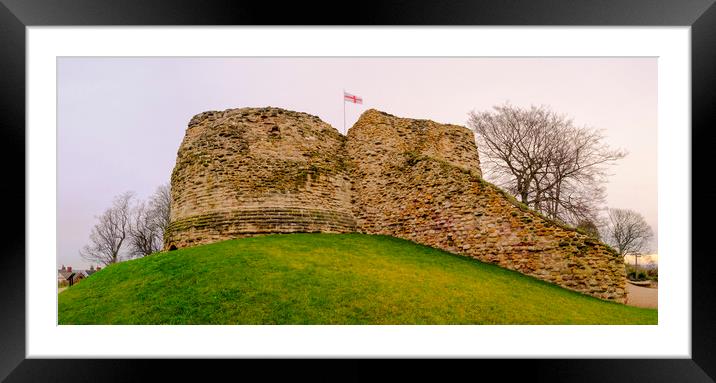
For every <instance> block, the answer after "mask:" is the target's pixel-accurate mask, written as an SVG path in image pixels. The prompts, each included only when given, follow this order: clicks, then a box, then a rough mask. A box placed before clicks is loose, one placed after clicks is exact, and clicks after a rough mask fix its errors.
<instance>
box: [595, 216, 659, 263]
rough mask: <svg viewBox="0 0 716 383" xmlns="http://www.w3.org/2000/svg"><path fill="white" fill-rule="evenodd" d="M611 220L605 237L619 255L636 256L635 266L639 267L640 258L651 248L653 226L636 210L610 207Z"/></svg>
mask: <svg viewBox="0 0 716 383" xmlns="http://www.w3.org/2000/svg"><path fill="white" fill-rule="evenodd" d="M607 215H608V217H609V222H608V223H607V226H606V229H605V230H606V232H605V235H604V236H603V237H605V239H606V241H607V243H609V244H610V245H612V246H613V247H614V248H615V249H616V250H617V252H618V253H619V255H621V256H627V255H631V256H634V268H635V269H636V268H637V267H638V264H639V263H638V262H639V261H638V258H639V257H640V256H641V255H643V253H644V252H645V251H647V250H648V249H649V241H650V240H651V238H652V236H653V232H652V230H651V226H649V224H648V223H646V220H645V219H644V217H643V216H642V215H641V214H639V213H638V212H636V211H634V210H629V209H609V210H608V211H607Z"/></svg>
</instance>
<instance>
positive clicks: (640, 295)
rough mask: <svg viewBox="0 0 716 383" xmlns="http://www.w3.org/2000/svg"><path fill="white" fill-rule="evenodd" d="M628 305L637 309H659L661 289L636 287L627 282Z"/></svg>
mask: <svg viewBox="0 0 716 383" xmlns="http://www.w3.org/2000/svg"><path fill="white" fill-rule="evenodd" d="M626 285H627V286H626V287H627V288H626V290H627V304H628V305H630V306H637V307H648V308H658V307H659V289H650V288H648V287H640V286H634V285H632V284H631V283H629V282H627V284H626Z"/></svg>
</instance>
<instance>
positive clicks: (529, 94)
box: [57, 58, 658, 269]
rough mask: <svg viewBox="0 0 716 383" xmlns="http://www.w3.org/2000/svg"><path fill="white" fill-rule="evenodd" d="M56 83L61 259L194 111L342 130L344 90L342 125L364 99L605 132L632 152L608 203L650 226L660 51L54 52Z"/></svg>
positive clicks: (165, 158) (146, 186) (165, 164)
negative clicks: (538, 111)
mask: <svg viewBox="0 0 716 383" xmlns="http://www.w3.org/2000/svg"><path fill="white" fill-rule="evenodd" d="M57 81H58V110H57V118H58V122H57V124H58V128H57V141H58V158H57V171H58V177H57V179H58V187H57V193H58V196H57V197H58V200H57V202H58V205H57V206H58V211H57V228H58V236H57V238H58V244H57V250H58V254H57V265H58V267H59V266H60V265H61V264H64V265H68V266H73V267H75V268H78V269H82V268H88V267H89V264H87V263H86V262H85V261H84V260H82V259H81V258H80V256H79V253H78V251H79V249H80V248H81V247H82V246H83V245H84V244H86V243H87V242H88V237H89V234H90V230H91V228H92V226H93V225H94V223H95V216H98V215H100V214H101V213H102V212H103V211H104V210H105V209H106V208H107V207H109V206H110V205H111V201H112V198H113V197H114V196H115V195H118V194H120V193H122V192H124V191H134V192H136V194H137V196H138V197H140V198H142V199H144V198H146V197H148V196H149V195H151V194H152V193H153V192H154V190H155V189H156V188H157V186H159V185H161V184H163V183H168V182H169V177H170V175H171V171H172V169H173V167H174V162H175V160H176V154H177V149H178V148H179V144H180V143H181V140H182V138H183V137H184V131H185V129H186V126H187V124H188V122H189V120H190V119H191V117H192V116H193V115H195V114H197V113H200V112H203V111H207V110H224V109H229V108H240V107H249V106H250V107H263V106H274V107H281V108H285V109H290V110H296V111H301V112H307V113H310V114H314V115H317V116H319V117H320V118H321V119H322V120H323V121H326V122H327V123H329V124H331V125H332V126H333V127H335V128H336V129H338V130H339V131H341V132H344V129H343V97H342V90H343V89H345V90H346V91H347V92H349V93H352V94H355V95H358V96H360V97H362V98H363V102H364V104H363V105H355V104H346V126H347V127H350V126H351V125H352V124H353V123H354V122H355V121H356V120H357V119H358V116H360V114H361V113H362V112H363V111H365V110H366V109H369V108H376V109H379V110H382V111H385V112H387V113H390V114H393V115H396V116H399V117H409V118H422V119H430V120H434V121H437V122H441V123H452V124H458V125H465V124H466V121H467V118H468V116H467V113H468V112H469V111H471V110H476V111H483V110H488V109H490V108H491V107H492V106H494V105H499V104H503V103H505V102H510V103H511V104H512V105H516V106H525V107H528V106H530V105H548V106H550V107H551V108H552V109H553V110H554V111H556V112H558V113H564V114H566V115H568V116H570V117H572V118H573V120H574V122H575V123H576V124H577V125H579V126H583V125H587V126H590V127H593V128H597V129H603V130H604V133H605V135H606V142H607V143H608V144H609V145H610V146H612V147H613V148H622V149H626V150H627V151H628V152H629V155H628V156H627V157H626V158H624V159H623V160H621V161H619V162H618V164H617V165H616V166H614V167H613V168H611V172H610V173H611V174H612V175H611V176H610V177H609V183H608V184H607V194H608V195H607V206H609V207H616V208H628V209H632V210H636V211H638V212H640V213H641V214H642V215H643V216H644V217H645V218H646V221H647V223H649V224H650V225H651V227H652V229H653V230H654V233H655V234H656V233H657V231H658V226H657V178H656V174H657V167H656V164H657V141H656V140H657V136H656V134H657V60H656V59H655V58H58V70H57ZM488 181H489V179H488ZM652 249H653V250H654V251H656V250H657V249H656V241H654V244H653V245H652Z"/></svg>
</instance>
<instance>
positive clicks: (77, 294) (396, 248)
mask: <svg viewBox="0 0 716 383" xmlns="http://www.w3.org/2000/svg"><path fill="white" fill-rule="evenodd" d="M58 298H59V323H60V324H656V323H657V311H656V310H651V309H641V308H636V307H630V306H625V305H621V304H617V303H611V302H605V301H601V300H599V299H596V298H592V297H589V296H586V295H582V294H579V293H575V292H572V291H569V290H565V289H563V288H560V287H558V286H555V285H552V284H549V283H546V282H542V281H540V280H537V279H534V278H531V277H527V276H524V275H522V274H519V273H517V272H513V271H509V270H505V269H502V268H500V267H497V266H494V265H490V264H485V263H482V262H479V261H476V260H473V259H469V258H465V257H461V256H456V255H452V254H450V253H446V252H443V251H440V250H436V249H433V248H429V247H426V246H421V245H417V244H414V243H412V242H409V241H404V240H401V239H396V238H392V237H385V236H371V235H362V234H289V235H269V236H262V237H254V238H244V239H239V240H231V241H225V242H220V243H215V244H211V245H205V246H198V247H195V248H189V249H183V250H177V251H172V252H168V253H160V254H155V255H151V256H149V257H146V258H142V259H137V260H132V261H128V262H123V263H119V264H116V265H112V266H110V267H107V268H106V269H103V270H102V271H100V272H98V273H96V274H94V275H93V276H92V277H90V278H88V279H87V280H85V281H82V283H79V284H77V285H75V286H73V287H71V288H69V289H67V290H66V291H64V292H62V293H60V294H59V295H58Z"/></svg>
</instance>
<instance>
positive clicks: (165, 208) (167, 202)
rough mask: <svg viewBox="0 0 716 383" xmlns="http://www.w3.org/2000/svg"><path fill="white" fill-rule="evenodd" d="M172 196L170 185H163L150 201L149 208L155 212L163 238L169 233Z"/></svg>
mask: <svg viewBox="0 0 716 383" xmlns="http://www.w3.org/2000/svg"><path fill="white" fill-rule="evenodd" d="M171 203H172V194H171V188H170V187H169V184H164V185H161V186H159V187H158V188H157V190H156V191H155V192H154V195H152V197H151V198H150V199H149V206H150V209H151V210H152V212H153V214H152V215H153V216H154V219H155V221H156V225H157V226H159V228H161V231H162V236H163V235H164V233H165V232H166V231H167V227H168V226H169V221H170V218H171Z"/></svg>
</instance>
